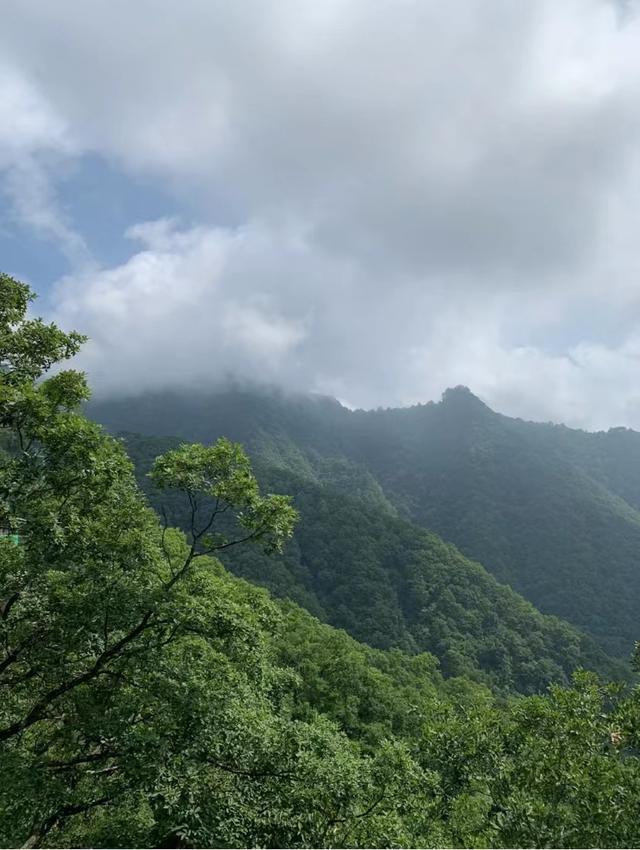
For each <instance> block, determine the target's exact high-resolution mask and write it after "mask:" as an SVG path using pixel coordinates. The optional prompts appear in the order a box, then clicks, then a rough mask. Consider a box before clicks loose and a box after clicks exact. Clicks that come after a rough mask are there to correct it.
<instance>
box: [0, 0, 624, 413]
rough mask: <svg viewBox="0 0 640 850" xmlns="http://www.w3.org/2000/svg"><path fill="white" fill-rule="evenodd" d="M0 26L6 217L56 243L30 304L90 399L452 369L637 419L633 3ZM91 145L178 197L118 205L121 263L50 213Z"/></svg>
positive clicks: (523, 405) (462, 3)
mask: <svg viewBox="0 0 640 850" xmlns="http://www.w3.org/2000/svg"><path fill="white" fill-rule="evenodd" d="M1 14H2V21H1V25H0V56H1V57H2V59H1V64H0V190H1V191H2V193H3V196H4V199H5V202H6V208H7V211H6V213H5V217H8V218H10V219H11V220H12V221H14V222H19V224H20V227H22V228H23V229H24V230H25V231H26V232H28V233H30V234H31V235H32V237H33V238H34V239H39V240H47V242H48V243H49V244H51V245H53V246H55V249H56V250H57V251H59V252H61V253H62V254H63V255H64V256H65V257H66V259H67V263H68V274H66V275H65V276H64V277H63V278H61V279H59V280H58V281H57V282H56V283H55V285H54V287H53V289H52V291H51V292H50V293H49V297H48V298H47V301H46V307H47V311H48V313H49V314H50V315H51V316H52V317H53V318H55V319H56V320H57V321H59V322H60V323H62V324H63V325H65V326H66V327H75V328H77V329H79V330H82V331H84V332H86V333H88V334H89V335H90V337H91V343H90V345H89V346H88V347H87V349H86V352H85V354H84V355H83V357H82V358H81V361H80V363H81V365H82V366H83V368H86V369H87V370H88V371H89V373H90V378H91V381H92V383H93V384H94V386H95V387H96V390H97V391H98V392H100V393H109V392H121V391H131V390H132V389H135V388H138V387H143V386H144V387H149V386H152V387H159V386H163V385H166V384H175V383H180V384H182V385H184V384H185V383H189V382H192V381H198V382H202V381H215V380H218V379H219V378H221V377H224V376H227V375H240V376H243V375H248V376H250V377H251V378H253V379H255V378H261V377H262V378H264V379H265V380H267V381H270V382H273V381H275V382H278V383H281V384H283V385H284V386H288V387H294V388H297V389H308V390H312V391H319V392H325V393H330V394H333V395H336V396H337V397H338V398H340V399H341V400H342V401H344V402H346V403H348V404H350V405H357V406H367V407H368V406H377V405H380V404H381V405H391V404H409V403H414V402H417V401H426V400H429V399H432V398H437V397H439V395H440V393H441V392H442V390H444V389H445V388H446V387H447V386H450V385H454V384H458V383H464V384H467V385H469V386H470V387H471V389H472V390H473V391H474V392H476V393H477V394H478V395H480V396H481V397H482V398H483V399H484V400H485V401H487V402H488V403H489V404H490V405H492V406H494V407H496V408H497V409H499V410H502V411H504V412H507V413H510V414H513V415H519V416H524V417H527V418H534V419H544V420H547V419H553V420H556V421H564V422H567V423H568V424H572V425H579V426H583V427H588V428H600V427H608V426H610V425H620V424H624V425H631V426H634V427H637V428H640V374H639V371H640V370H639V368H638V367H639V365H640V261H639V250H638V232H639V226H638V225H639V221H638V219H639V214H640V156H639V154H640V135H639V130H640V15H638V14H636V8H635V5H634V4H633V3H629V2H627V3H625V4H621V3H618V4H616V3H614V2H612V0H563V2H561V3H559V2H558V1H557V0H534V2H528V3H520V2H514V0H484V2H482V3H478V2H473V1H472V0H448V2H446V3H444V2H441V0H226V1H225V2H216V0H180V2H177V0H136V2H134V3H131V2H128V1H127V2H125V0H92V2H91V3H86V2H80V0H73V2H70V1H69V0H56V2H55V3H52V2H50V0H4V2H3V4H2V12H1ZM96 158H97V159H99V160H101V161H103V162H105V163H106V164H108V166H109V168H110V169H111V171H112V173H117V174H119V175H121V176H123V177H125V178H126V179H127V180H130V181H134V182H136V181H143V185H146V186H148V187H156V188H161V189H162V191H163V192H165V193H166V196H167V197H169V198H171V203H170V204H169V205H168V206H167V207H166V208H163V209H158V210H157V215H155V216H154V218H155V219H156V220H154V221H141V220H139V219H137V218H136V217H135V216H134V215H133V213H132V214H131V217H130V218H129V219H128V221H129V227H128V230H127V232H126V234H125V233H123V234H122V239H123V240H124V241H123V243H122V244H123V245H124V246H125V248H124V249H121V251H122V250H124V251H125V254H126V257H127V258H126V259H125V260H124V261H122V262H119V263H118V264H116V265H113V264H108V263H105V262H104V261H102V260H101V259H100V257H98V256H97V255H95V254H94V252H93V248H92V243H91V239H90V238H89V237H88V236H87V233H88V230H89V222H88V221H87V220H84V219H83V217H82V216H78V215H75V216H74V215H73V213H72V212H70V210H71V209H72V206H73V203H72V202H73V180H72V179H71V177H73V175H78V174H82V173H83V169H85V170H86V169H87V168H88V167H89V166H88V165H87V163H88V162H92V161H95V160H96ZM136 185H138V182H136ZM104 191H105V196H106V194H107V193H108V191H109V187H108V186H106V185H105V187H104ZM122 203H123V204H125V202H124V201H122ZM125 207H126V204H125ZM103 215H104V216H105V217H106V216H108V209H107V207H106V206H105V210H104V212H103ZM107 223H108V222H107V221H106V218H105V222H104V226H105V228H106V226H107ZM100 224H101V222H100V218H99V216H98V217H97V219H96V220H95V221H92V222H91V229H92V230H95V229H96V228H97V227H100ZM27 250H28V248H25V251H27ZM14 265H15V263H14ZM11 271H13V272H15V273H19V272H20V268H15V269H11ZM32 282H33V284H34V286H35V288H36V289H37V288H38V281H37V280H34V281H32Z"/></svg>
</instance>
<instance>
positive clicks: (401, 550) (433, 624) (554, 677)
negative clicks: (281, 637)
mask: <svg viewBox="0 0 640 850" xmlns="http://www.w3.org/2000/svg"><path fill="white" fill-rule="evenodd" d="M126 444H127V448H128V451H129V452H130V454H131V456H132V457H133V459H134V461H135V462H136V465H137V467H138V473H139V480H140V482H141V484H142V486H143V487H145V489H146V491H147V493H148V495H149V497H150V499H151V502H152V504H154V505H155V506H156V507H157V508H158V509H162V510H163V511H165V512H166V513H167V516H168V518H169V520H170V521H171V522H173V523H178V524H181V525H182V526H183V527H185V528H188V526H189V516H188V510H185V508H187V507H188V506H186V505H184V504H181V502H180V501H179V500H175V499H174V500H169V501H168V500H167V499H166V498H165V495H164V494H162V493H159V492H158V491H157V490H155V489H154V488H153V486H152V485H151V483H150V482H149V481H148V479H146V476H145V474H144V473H145V471H146V470H145V465H146V464H147V463H150V462H151V458H152V457H153V456H154V455H155V454H159V453H160V452H161V451H162V450H166V449H167V447H168V446H169V445H170V444H171V441H170V440H168V439H164V440H162V439H161V440H158V441H157V442H156V441H154V439H153V438H145V437H141V436H139V435H131V434H130V435H128V436H127V438H126ZM154 447H155V448H154ZM258 470H259V476H260V479H261V481H262V483H263V485H264V486H265V487H266V488H267V489H275V490H279V491H284V492H289V493H291V494H293V496H294V504H295V505H296V508H297V510H298V512H299V514H300V521H299V523H298V527H297V530H296V533H295V537H294V539H293V541H292V543H291V544H290V545H288V546H287V547H286V550H285V552H284V554H283V555H282V556H281V557H278V558H276V559H266V558H265V557H264V556H263V555H262V554H261V553H260V552H259V551H256V550H245V551H242V552H233V553H229V555H228V556H226V555H225V554H224V553H221V557H222V559H223V561H224V562H225V563H226V564H227V566H228V567H229V568H230V569H231V570H233V571H234V572H235V573H237V574H238V575H241V576H243V577H244V578H248V579H250V580H252V581H256V582H259V583H260V584H264V585H265V586H266V587H268V588H269V589H270V590H271V591H272V592H273V593H275V594H276V595H278V596H286V597H289V598H291V599H293V600H294V601H296V602H298V603H299V604H302V605H304V606H305V607H307V608H308V609H309V610H310V611H311V612H312V613H314V614H316V615H317V616H318V617H320V618H321V619H324V620H325V621H327V622H329V623H331V624H332V625H334V626H337V627H339V628H343V629H346V631H348V632H349V633H350V634H351V635H353V636H354V637H355V638H356V639H358V640H360V641H364V642H366V643H368V644H370V645H371V646H375V647H381V648H390V647H398V648H401V649H403V650H405V651H407V652H411V653H414V652H420V651H428V652H430V653H432V654H433V655H435V656H436V657H437V658H438V659H439V660H440V662H441V665H442V670H443V672H444V673H445V674H446V675H447V676H469V677H472V678H474V679H475V680H477V681H481V682H484V683H486V684H489V685H491V686H493V687H495V688H498V689H500V690H501V691H505V692H506V691H519V692H520V693H534V692H539V691H541V690H544V688H545V687H546V686H547V685H548V684H549V683H551V682H567V681H568V680H569V677H570V674H571V672H572V671H573V670H575V669H576V668H577V667H586V668H589V669H595V670H599V671H600V672H602V673H605V674H609V675H615V674H617V675H624V674H625V670H624V668H623V665H616V664H615V663H614V662H612V661H611V660H609V659H607V658H606V656H605V655H604V653H602V652H601V651H600V650H599V649H598V648H597V646H596V644H595V643H594V642H593V641H592V640H590V639H589V638H588V637H586V636H585V635H583V634H581V633H580V632H578V631H577V630H576V629H573V628H571V626H569V625H568V624H567V623H563V622H562V621H560V620H558V619H556V618H553V617H544V616H542V615H541V614H540V613H539V612H538V611H536V610H535V609H534V608H533V606H531V605H530V604H529V603H527V602H526V601H525V600H524V599H522V598H521V597H520V596H518V595H517V594H516V593H514V592H513V591H512V590H511V589H510V588H509V587H507V586H504V585H500V584H498V583H497V582H496V581H495V579H493V577H492V576H490V575H489V574H487V572H486V571H485V570H484V569H483V568H482V567H481V566H480V565H478V564H474V563H472V562H470V561H469V560H467V559H466V558H464V557H463V556H462V555H461V554H460V552H459V551H457V550H456V549H455V548H454V547H453V546H448V545H446V544H444V543H443V542H442V540H440V539H439V538H438V537H436V536H435V535H433V534H428V533H426V532H424V531H423V530H421V529H420V528H418V527H417V526H416V525H415V524H412V523H410V522H408V521H406V520H401V519H398V518H397V517H394V516H393V514H392V513H391V512H389V511H388V510H387V509H386V508H385V506H384V504H382V505H380V503H377V502H376V501H375V500H373V499H371V498H369V496H368V494H367V495H365V497H364V499H363V497H362V495H361V494H360V493H358V491H357V488H354V493H355V495H353V496H351V495H347V493H348V491H349V488H348V486H345V483H344V478H342V479H341V481H340V486H339V487H335V486H333V485H332V484H327V483H324V484H319V483H316V481H315V480H311V479H310V478H309V477H307V478H303V477H300V476H299V475H296V474H292V473H290V472H287V471H286V470H283V469H274V468H273V467H271V466H267V465H265V464H264V463H263V462H260V463H258ZM342 472H343V470H341V473H342ZM359 480H360V479H359V477H357V476H356V481H359Z"/></svg>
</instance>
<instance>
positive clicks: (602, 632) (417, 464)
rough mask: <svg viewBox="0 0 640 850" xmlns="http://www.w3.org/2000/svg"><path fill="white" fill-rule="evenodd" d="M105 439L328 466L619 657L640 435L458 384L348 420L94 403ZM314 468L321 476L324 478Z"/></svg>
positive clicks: (284, 405) (227, 403) (637, 577)
mask: <svg viewBox="0 0 640 850" xmlns="http://www.w3.org/2000/svg"><path fill="white" fill-rule="evenodd" d="M91 411H92V415H93V416H94V417H95V418H97V419H98V420H99V421H101V422H103V423H104V424H106V425H107V427H109V428H110V429H111V430H113V431H119V430H130V431H138V432H141V433H145V434H154V435H167V436H168V435H172V436H177V437H180V438H182V439H190V440H191V439H197V440H202V441H204V442H209V441H211V440H213V439H215V438H216V437H217V436H219V435H221V434H226V435H228V436H230V437H231V438H232V439H237V440H240V441H242V442H244V443H245V444H246V445H247V446H248V448H249V450H250V452H251V453H252V456H253V457H254V458H263V459H264V460H265V461H267V462H268V463H269V464H270V465H271V466H276V467H282V468H285V469H288V470H290V471H293V472H295V473H296V474H298V475H300V476H302V477H304V478H306V479H309V480H313V481H316V482H319V481H321V480H322V478H323V475H324V477H325V478H326V477H327V475H329V477H331V474H330V473H328V472H327V467H328V466H331V465H332V466H333V467H334V468H335V469H338V468H340V467H342V468H343V470H344V469H348V470H349V474H348V475H347V480H348V481H349V484H348V487H350V486H351V483H350V479H351V478H353V476H354V475H355V474H356V472H355V471H356V470H358V473H357V474H358V475H359V477H360V479H361V486H362V485H364V484H366V486H365V487H364V492H365V494H366V495H367V496H368V497H370V498H374V494H375V498H376V499H377V500H378V505H379V507H382V506H383V505H385V506H386V510H387V511H388V512H389V513H394V512H396V513H398V514H399V515H400V516H402V517H404V518H405V519H407V520H411V521H412V522H414V523H416V524H417V525H420V526H421V527H423V528H425V529H427V530H430V531H433V532H436V533H437V534H439V535H440V536H442V537H443V538H444V539H445V540H448V541H450V542H452V543H454V544H455V545H456V546H457V547H458V548H459V549H460V550H461V551H462V552H463V553H464V554H465V555H467V556H468V557H470V558H472V559H473V560H476V561H479V562H480V563H482V565H483V566H484V567H486V569H488V570H489V571H490V572H491V573H493V575H494V576H495V577H496V578H497V579H498V580H499V581H500V582H504V583H507V584H509V585H511V587H512V588H513V589H514V590H516V591H517V592H518V593H520V594H522V595H523V596H524V597H525V598H526V599H528V600H529V601H531V602H532V603H533V604H534V605H535V606H536V607H537V608H539V609H540V610H541V611H543V612H544V613H547V614H553V615H556V616H558V617H561V618H563V619H565V620H567V621H569V622H571V623H573V624H574V625H576V626H578V627H579V628H580V629H583V630H584V631H586V632H587V633H589V634H591V635H592V636H593V637H594V638H595V639H596V641H597V642H598V644H599V645H600V646H601V647H602V648H603V649H604V650H605V651H606V652H608V653H610V654H613V655H617V656H618V657H620V658H624V659H626V658H628V656H629V653H630V652H631V650H632V648H633V644H634V641H635V640H636V638H637V636H638V627H637V611H638V609H639V607H640V564H639V556H638V553H640V511H639V509H638V508H639V506H640V434H636V433H635V432H633V431H629V430H626V429H612V430H611V431H609V432H607V433H595V434H590V433H587V432H583V431H577V430H573V429H570V428H566V427H564V426H558V425H550V424H537V423H530V422H523V421H522V420H517V419H511V418H509V417H506V416H502V415H500V414H497V413H495V412H493V411H492V410H490V409H489V408H488V407H487V406H486V405H484V404H483V403H482V402H481V401H480V400H479V399H478V398H476V397H475V396H474V395H473V394H472V393H471V392H469V390H467V389H466V388H461V387H459V388H456V389H454V390H448V391H447V392H446V393H445V394H444V396H443V400H442V401H441V402H440V403H437V404H435V403H429V404H425V405H417V406H415V407H411V408H403V409H387V410H375V411H360V410H357V411H350V410H348V409H346V408H344V407H342V406H341V405H340V404H338V402H336V401H335V400H333V399H328V398H323V397H310V396H302V395H297V396H295V395H286V394H284V393H281V392H277V391H269V390H259V389H246V388H245V389H241V388H234V389H228V390H225V391H224V392H220V393H216V394H212V395H208V396H207V395H197V394H196V395H195V396H190V397H189V396H181V395H175V394H156V395H147V396H143V397H139V398H136V399H133V400H132V399H127V400H120V401H109V402H103V403H94V405H93V406H92V408H91ZM323 470H324V471H323Z"/></svg>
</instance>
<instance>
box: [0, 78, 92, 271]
mask: <svg viewBox="0 0 640 850" xmlns="http://www.w3.org/2000/svg"><path fill="white" fill-rule="evenodd" d="M78 153H79V151H78V148H77V146H76V145H75V144H74V142H73V140H72V138H71V135H70V133H69V129H68V127H67V126H66V125H65V123H64V121H63V120H62V119H61V118H60V116H59V115H57V114H56V112H55V110H54V109H52V107H51V105H50V104H49V103H48V102H47V100H46V98H45V97H44V96H43V95H42V94H41V93H40V92H39V91H38V90H37V89H36V87H35V86H34V85H33V84H32V83H30V82H29V80H28V79H27V78H26V77H24V76H22V75H21V74H20V73H19V72H18V71H17V70H16V69H15V68H12V67H10V66H6V65H0V193H3V194H4V195H5V196H6V198H8V199H9V201H10V204H11V210H10V215H11V216H12V217H13V218H14V219H16V220H17V221H19V222H20V223H21V224H23V225H26V226H28V227H30V228H32V229H33V230H34V231H35V232H36V233H37V234H39V235H41V236H43V237H44V238H47V239H51V240H53V241H55V242H56V243H57V244H58V246H59V247H60V249H61V250H62V251H63V252H64V253H65V254H66V255H67V257H68V258H69V259H70V260H71V261H72V262H74V263H79V262H86V261H87V260H88V258H89V252H88V249H87V246H86V245H85V243H84V240H83V239H82V237H81V236H80V235H79V234H78V233H77V232H76V231H75V230H74V228H73V226H72V225H71V223H70V222H69V221H68V219H67V216H66V215H65V214H64V212H63V210H62V209H61V207H60V205H59V203H58V200H57V198H56V194H55V189H54V185H53V179H52V173H53V172H55V171H56V170H60V169H61V168H62V167H63V166H64V163H65V161H67V160H68V159H69V158H70V157H73V156H75V155H77V154H78ZM5 214H6V213H5Z"/></svg>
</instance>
